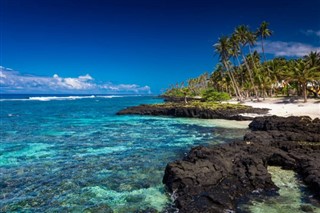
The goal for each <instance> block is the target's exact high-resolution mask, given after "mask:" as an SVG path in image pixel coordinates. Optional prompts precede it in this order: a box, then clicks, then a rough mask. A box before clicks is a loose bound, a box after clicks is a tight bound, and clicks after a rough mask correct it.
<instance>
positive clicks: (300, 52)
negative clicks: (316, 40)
mask: <svg viewBox="0 0 320 213" xmlns="http://www.w3.org/2000/svg"><path fill="white" fill-rule="evenodd" d="M259 43H260V42H258V46H257V47H256V50H258V51H261V48H260V47H259V46H260V44H259ZM264 51H265V53H269V54H273V55H275V56H289V57H302V56H305V55H307V54H309V53H310V52H311V51H320V47H315V46H312V45H309V44H303V43H299V42H283V41H266V42H265V43H264Z"/></svg>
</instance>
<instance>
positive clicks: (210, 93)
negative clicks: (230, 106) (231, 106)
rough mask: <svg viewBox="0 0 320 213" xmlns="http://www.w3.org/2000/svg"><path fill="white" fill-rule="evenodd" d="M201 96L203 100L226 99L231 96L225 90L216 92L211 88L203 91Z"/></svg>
mask: <svg viewBox="0 0 320 213" xmlns="http://www.w3.org/2000/svg"><path fill="white" fill-rule="evenodd" d="M202 97H203V99H204V100H205V101H227V100H230V99H231V97H230V95H229V94H228V93H226V92H217V91H214V90H213V89H208V90H206V91H204V92H203V94H202Z"/></svg>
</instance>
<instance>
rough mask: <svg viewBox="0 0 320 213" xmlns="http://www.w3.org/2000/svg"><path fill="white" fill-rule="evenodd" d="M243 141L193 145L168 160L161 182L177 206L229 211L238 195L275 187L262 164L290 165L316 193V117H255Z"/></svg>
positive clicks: (319, 146)
mask: <svg viewBox="0 0 320 213" xmlns="http://www.w3.org/2000/svg"><path fill="white" fill-rule="evenodd" d="M249 127H250V129H251V130H252V131H251V132H250V133H248V134H247V135H245V137H244V141H241V142H233V143H230V144H224V145H219V146H216V147H214V148H206V147H201V146H200V147H195V148H193V149H192V150H191V151H190V152H189V154H188V155H187V156H186V157H185V158H184V159H183V160H179V161H176V162H172V163H169V164H168V165H167V167H166V170H165V175H164V178H163V183H164V184H166V186H167V187H168V189H169V191H170V192H171V193H174V197H176V199H175V204H176V205H177V207H178V208H179V209H180V212H226V211H228V210H230V211H235V209H236V205H237V201H238V200H239V199H240V198H243V197H245V196H246V195H249V194H250V193H252V192H253V191H255V192H261V193H263V192H268V191H274V190H277V186H276V185H275V184H274V183H273V182H272V180H271V175H270V174H269V173H268V171H267V166H268V165H274V166H282V167H283V168H286V169H293V170H295V171H297V172H298V173H299V174H301V175H302V179H303V180H304V182H305V183H306V184H307V185H308V186H309V187H310V189H312V190H313V191H314V193H315V195H316V196H318V197H319V196H320V140H319V138H320V119H314V120H312V119H310V118H309V117H289V118H283V117H277V116H272V117H260V118H255V119H254V120H253V121H252V123H251V124H250V125H249Z"/></svg>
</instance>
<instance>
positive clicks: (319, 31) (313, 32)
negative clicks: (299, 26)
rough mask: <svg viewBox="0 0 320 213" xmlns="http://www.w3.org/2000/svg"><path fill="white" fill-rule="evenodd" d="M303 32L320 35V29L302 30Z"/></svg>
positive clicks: (308, 34)
mask: <svg viewBox="0 0 320 213" xmlns="http://www.w3.org/2000/svg"><path fill="white" fill-rule="evenodd" d="M301 32H302V33H303V34H305V35H307V36H310V35H316V36H319V37H320V30H310V29H309V30H302V31H301Z"/></svg>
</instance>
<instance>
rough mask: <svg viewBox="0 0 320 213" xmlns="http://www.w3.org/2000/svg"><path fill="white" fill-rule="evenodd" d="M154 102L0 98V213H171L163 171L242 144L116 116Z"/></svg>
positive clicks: (199, 126)
mask: <svg viewBox="0 0 320 213" xmlns="http://www.w3.org/2000/svg"><path fill="white" fill-rule="evenodd" d="M160 102H163V100H162V99H159V98H156V97H153V96H112V95H88V96H84V95H77V96H74V95H63V96H62V95H45V96H44V95H1V97H0V120H1V121H0V122H1V123H0V126H1V128H0V137H1V144H0V176H1V179H0V208H1V209H0V211H1V212H86V211H87V212H97V211H102V212H111V211H113V212H146V211H158V212H162V211H170V209H171V210H172V209H174V207H172V200H171V198H170V195H169V194H168V193H167V192H166V190H165V186H164V185H163V184H162V177H163V175H164V170H165V167H166V164H167V163H169V162H171V161H174V160H177V159H181V158H182V157H183V156H185V155H186V153H187V152H188V151H189V150H190V149H191V148H192V147H194V146H197V145H205V146H212V145H215V144H220V143H227V142H230V141H232V140H234V139H241V138H242V137H243V134H244V132H245V131H247V130H246V125H242V126H240V127H239V125H238V124H237V122H234V121H225V120H200V119H188V118H170V117H152V116H118V115H116V112H118V111H119V110H121V109H123V108H125V107H128V106H135V105H138V104H151V103H160Z"/></svg>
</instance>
